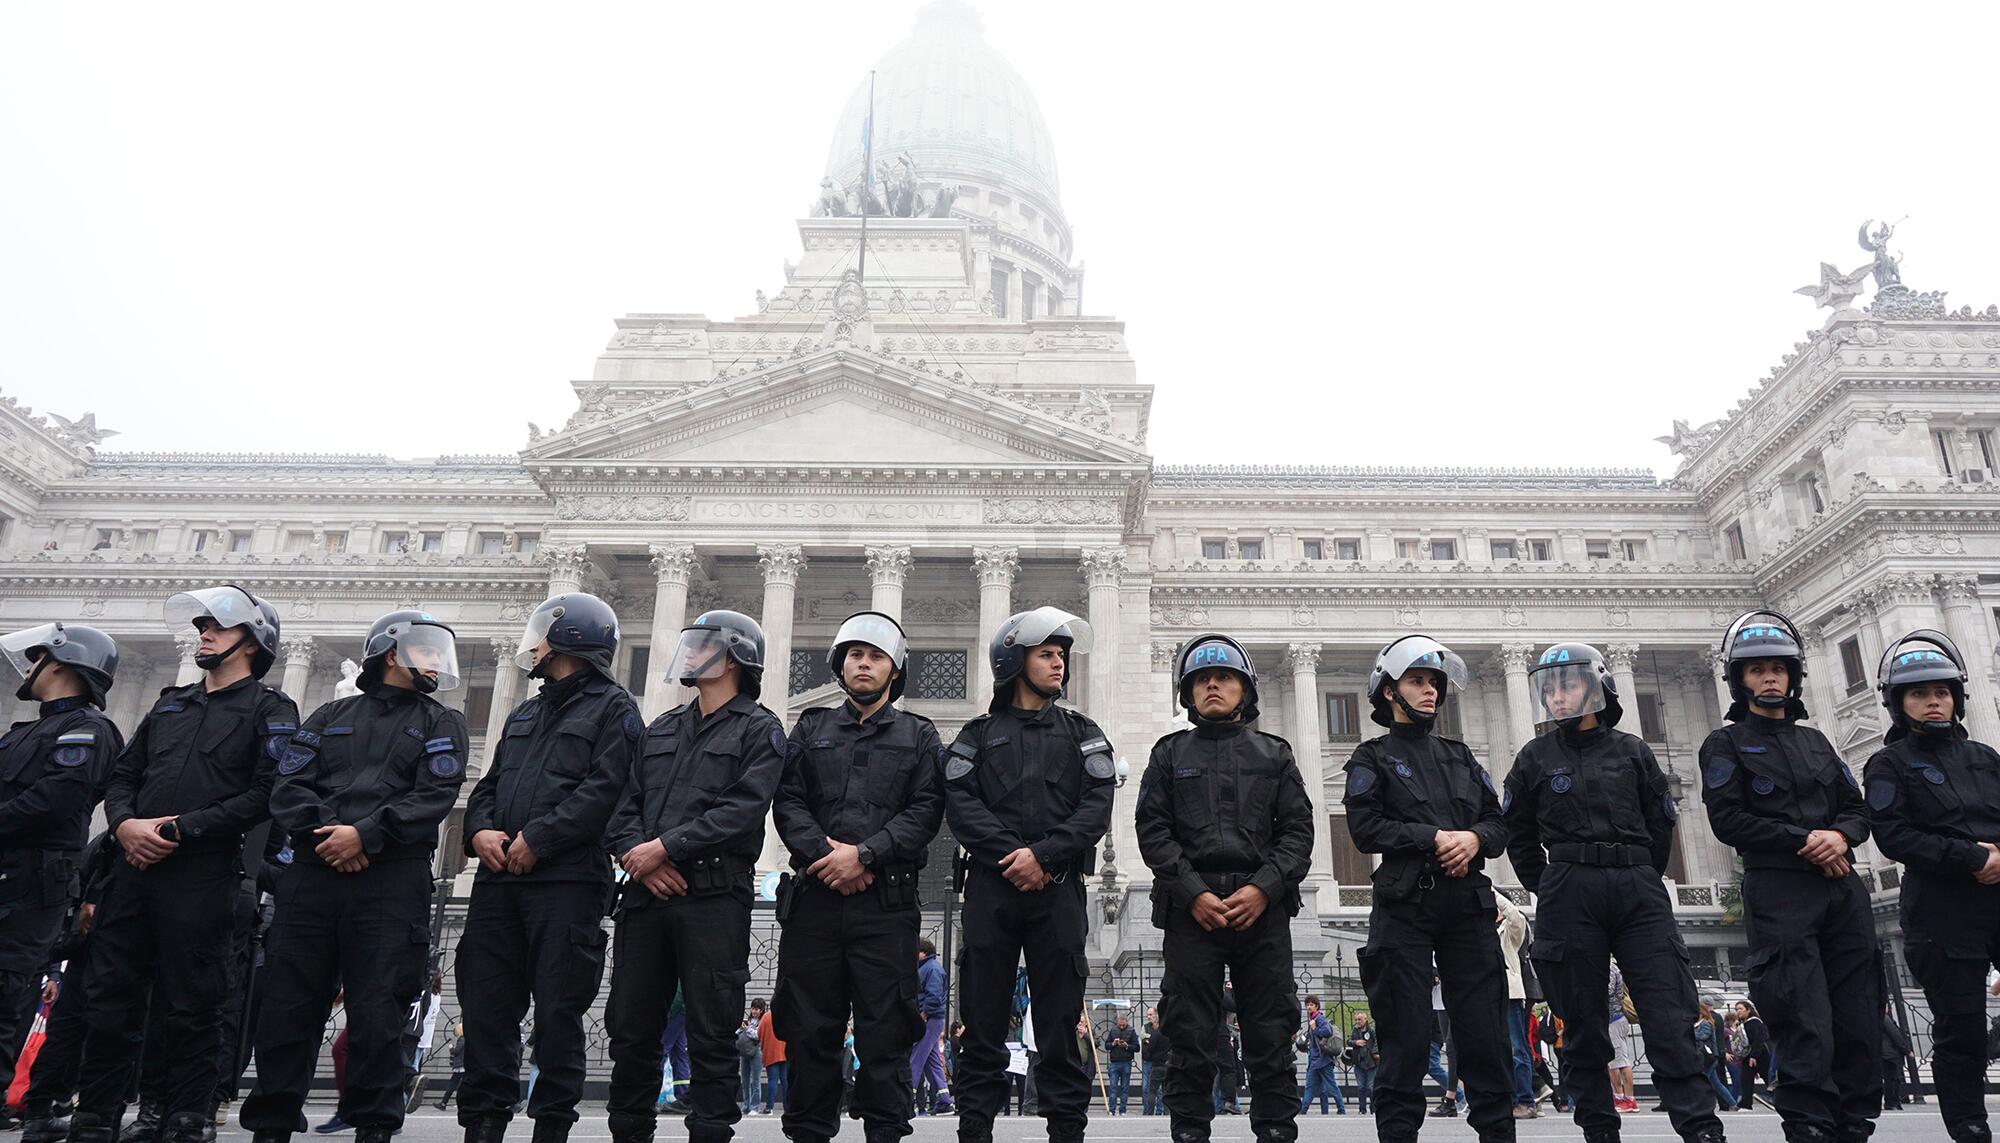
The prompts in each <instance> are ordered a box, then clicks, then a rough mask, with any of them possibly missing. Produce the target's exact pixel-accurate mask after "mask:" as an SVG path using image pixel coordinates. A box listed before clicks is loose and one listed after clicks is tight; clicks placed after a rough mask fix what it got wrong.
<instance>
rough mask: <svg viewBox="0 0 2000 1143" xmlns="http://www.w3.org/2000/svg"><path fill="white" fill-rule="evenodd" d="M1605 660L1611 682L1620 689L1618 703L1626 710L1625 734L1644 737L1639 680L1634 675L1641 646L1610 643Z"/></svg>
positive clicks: (1607, 646)
mask: <svg viewBox="0 0 2000 1143" xmlns="http://www.w3.org/2000/svg"><path fill="white" fill-rule="evenodd" d="M1604 659H1605V661H1606V662H1607V663H1609V664H1610V666H1611V682H1612V685H1613V686H1616V687H1617V688H1618V703H1619V705H1620V706H1622V707H1624V708H1625V717H1626V721H1625V727H1624V729H1625V732H1626V733H1627V734H1633V735H1639V736H1640V737H1644V735H1643V734H1642V733H1641V729H1640V726H1639V679H1638V676H1637V675H1635V674H1634V673H1633V669H1634V668H1635V667H1637V666H1638V664H1639V645H1638V644H1637V643H1608V644H1606V645H1605V647H1604Z"/></svg>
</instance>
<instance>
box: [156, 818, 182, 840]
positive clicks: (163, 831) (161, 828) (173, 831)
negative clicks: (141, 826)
mask: <svg viewBox="0 0 2000 1143" xmlns="http://www.w3.org/2000/svg"><path fill="white" fill-rule="evenodd" d="M153 832H155V833H157V834H159V835H160V836H161V837H163V838H166V839H167V840H168V841H171V842H173V843H174V844H175V845H179V844H180V843H181V823H179V822H177V821H172V822H161V823H160V824H159V825H158V826H156V827H154V830H153Z"/></svg>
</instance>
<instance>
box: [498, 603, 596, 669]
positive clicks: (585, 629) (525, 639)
mask: <svg viewBox="0 0 2000 1143" xmlns="http://www.w3.org/2000/svg"><path fill="white" fill-rule="evenodd" d="M543 640H547V641H548V644H549V650H551V651H556V652H560V653H562V654H564V655H569V656H572V657H574V658H578V659H581V660H583V661H584V662H586V663H588V664H590V665H591V666H592V667H595V668H596V669H597V673H598V674H600V675H603V676H604V677H605V678H607V679H608V678H610V677H611V657H612V656H613V655H615V654H617V652H618V613H617V612H615V611H613V610H611V605H610V604H608V603H606V602H604V601H603V600H601V599H599V598H597V597H596V596H594V595H591V594H589V593H588V592H582V591H568V592H564V593H563V594H561V595H555V596H550V597H549V598H548V599H545V600H543V601H542V605H541V606H540V607H537V608H535V610H534V611H533V612H532V613H531V614H530V615H529V616H528V625H527V627H526V628H525V629H523V631H522V632H521V646H520V649H519V650H517V651H515V652H514V665H515V666H517V667H520V668H521V669H522V670H524V671H527V672H529V673H530V674H532V675H534V676H535V677H537V678H539V677H541V669H542V667H541V664H538V663H536V661H535V648H537V647H539V646H541V645H542V641H543Z"/></svg>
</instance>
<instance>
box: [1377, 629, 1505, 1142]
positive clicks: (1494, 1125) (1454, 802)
mask: <svg viewBox="0 0 2000 1143" xmlns="http://www.w3.org/2000/svg"><path fill="white" fill-rule="evenodd" d="M1467 678H1468V675H1467V672H1466V669H1465V662H1464V660H1462V659H1460V658H1459V657H1458V655H1457V654H1456V653H1454V652H1453V651H1452V650H1451V649H1450V648H1448V647H1446V646H1444V645H1443V644H1442V643H1439V642H1438V641H1437V640H1435V639H1432V638H1430V637H1429V636H1425V635H1405V636H1403V637H1402V638H1400V639H1397V640H1395V641H1394V642H1392V643H1390V644H1389V645H1388V646H1386V647H1384V648H1382V651H1381V653H1380V654H1378V655H1376V656H1375V666H1374V669H1373V670H1372V671H1370V672H1369V675H1368V704H1369V707H1370V710H1369V717H1370V718H1371V719H1373V720H1374V722H1375V723H1376V724H1378V725H1380V726H1384V727H1387V728H1388V731H1389V733H1387V734H1384V735H1380V736H1377V737H1375V738H1371V739H1369V740H1368V741H1366V742H1363V743H1362V744H1361V745H1360V746H1357V747H1355V749H1354V754H1353V756H1352V757H1351V758H1349V759H1348V762H1347V792H1346V796H1345V803H1346V806H1347V828H1348V830H1349V831H1350V832H1351V833H1352V834H1353V836H1354V844H1355V846H1356V847H1357V848H1359V849H1360V850H1361V851H1362V852H1363V853H1379V854H1381V855H1382V864H1381V865H1379V866H1377V867H1376V869H1375V872H1374V875H1373V876H1374V882H1375V904H1374V908H1373V909H1372V910H1370V912H1369V914H1368V943H1367V945H1366V946H1365V947H1363V948H1362V949H1361V951H1360V952H1359V953H1358V954H1356V957H1355V960H1356V962H1357V963H1358V964H1359V966H1360V968H1361V985H1362V988H1363V989H1365V990H1366V991H1367V993H1368V1002H1369V1004H1370V1005H1371V1007H1372V1008H1373V1009H1374V1014H1375V1019H1376V1022H1377V1025H1378V1026H1379V1027H1380V1029H1381V1033H1380V1037H1381V1038H1380V1040H1379V1041H1378V1042H1379V1045H1380V1048H1381V1052H1382V1064H1381V1070H1380V1071H1378V1072H1376V1073H1375V1124H1376V1132H1377V1134H1379V1135H1380V1136H1381V1138H1382V1139H1383V1140H1384V1141H1385V1143H1386V1141H1388V1140H1410V1139H1415V1138H1416V1137H1417V1131H1418V1129H1419V1128H1420V1127H1422V1125H1423V1116H1424V1098H1423V1088H1422V1086H1421V1085H1422V1082H1423V1077H1424V1071H1425V1064H1426V1062H1427V1060H1428V1056H1429V1052H1430V1043H1431V1038H1432V1037H1431V1030H1432V1018H1431V976H1432V967H1431V966H1432V962H1433V960H1435V962H1436V966H1437V968H1436V975H1437V979H1438V981H1439V983H1440V984H1441V986H1442V988H1443V990H1444V1004H1445V1012H1446V1014H1447V1015H1448V1016H1449V1017H1450V1020H1451V1031H1452V1043H1453V1044H1454V1045H1456V1049H1455V1050H1454V1052H1453V1055H1454V1057H1455V1058H1456V1061H1457V1063H1456V1070H1457V1073H1458V1077H1459V1079H1460V1080H1462V1081H1463V1082H1464V1084H1465V1091H1466V1097H1467V1100H1468V1102H1469V1103H1470V1105H1471V1107H1470V1110H1469V1111H1468V1112H1467V1114H1466V1121H1467V1122H1468V1123H1470V1124H1471V1125H1472V1127H1473V1129H1474V1130H1476V1131H1477V1132H1478V1133H1479V1138H1480V1139H1481V1140H1482V1143H1483V1141H1488V1140H1511V1139H1513V1138H1514V1112H1513V1104H1514V1097H1513V1081H1512V1078H1511V1076H1510V1072H1511V1070H1512V1068H1513V1061H1512V1057H1511V1054H1510V1051H1509V1047H1508V1044H1509V1040H1508V1036H1507V1023H1506V1008H1507V965H1506V961H1505V960H1503V959H1502V957H1501V954H1500V940H1499V937H1498V935H1497V934H1496V932H1495V930H1494V927H1493V918H1494V916H1495V914H1496V910H1495V906H1494V903H1493V885H1492V883H1491V882H1490V881H1488V880H1487V879H1486V874H1485V873H1483V872H1481V871H1480V870H1481V867H1482V866H1483V865H1484V864H1485V863H1486V862H1487V861H1489V860H1491V859H1493V858H1495V857H1498V856H1500V854H1501V853H1502V851H1503V850H1504V849H1505V847H1506V844H1507V829H1506V826H1505V825H1504V824H1503V823H1502V821H1501V818H1500V799H1499V797H1497V796H1496V795H1495V794H1494V792H1493V780H1492V779H1491V778H1489V777H1488V776H1487V774H1486V770H1485V768H1484V767H1482V766H1480V764H1479V762H1478V760H1476V759H1475V758H1473V756H1472V751H1471V749H1470V748H1468V747H1467V746H1466V745H1465V743H1463V742H1460V741H1458V740H1457V739H1455V738H1446V737H1444V736H1443V735H1440V734H1437V733H1435V723H1436V722H1437V717H1438V713H1439V712H1440V711H1441V710H1442V709H1443V708H1444V704H1445V702H1446V701H1447V700H1448V699H1449V696H1450V693H1451V690H1452V689H1453V688H1460V689H1463V688H1464V686H1465V684H1466V681H1467Z"/></svg>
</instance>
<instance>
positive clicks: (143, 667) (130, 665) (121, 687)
mask: <svg viewBox="0 0 2000 1143" xmlns="http://www.w3.org/2000/svg"><path fill="white" fill-rule="evenodd" d="M152 673H153V664H152V661H151V660H149V659H148V658H146V656H144V655H140V654H136V653H134V652H132V651H129V650H128V651H123V652H122V653H120V655H119V656H118V678H117V679H116V680H115V681H114V682H113V684H112V687H111V695H110V697H111V707H112V709H111V712H110V714H111V721H112V722H114V723H117V724H118V729H120V730H122V731H124V732H125V737H127V738H130V737H132V732H133V731H135V730H137V729H138V728H139V720H140V719H142V718H144V717H146V711H147V710H148V709H149V707H150V706H151V702H150V699H151V698H152V697H153V696H154V695H155V694H156V692H155V691H154V690H153V688H151V687H149V686H147V685H146V684H147V681H148V680H149V678H150V677H151V676H152Z"/></svg>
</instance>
